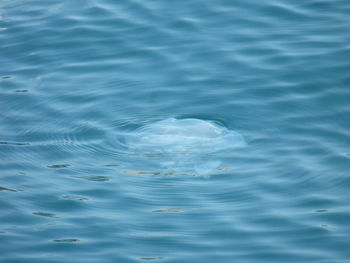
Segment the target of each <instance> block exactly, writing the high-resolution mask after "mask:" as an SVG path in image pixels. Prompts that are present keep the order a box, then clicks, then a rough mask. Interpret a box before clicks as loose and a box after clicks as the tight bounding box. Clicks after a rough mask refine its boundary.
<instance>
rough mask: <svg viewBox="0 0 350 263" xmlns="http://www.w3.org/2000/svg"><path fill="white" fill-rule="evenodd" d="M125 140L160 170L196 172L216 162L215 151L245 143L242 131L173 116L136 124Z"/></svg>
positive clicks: (210, 166) (211, 167)
mask: <svg viewBox="0 0 350 263" xmlns="http://www.w3.org/2000/svg"><path fill="white" fill-rule="evenodd" d="M126 143H127V146H128V148H129V149H130V150H131V151H133V152H135V153H137V154H141V156H143V157H144V158H150V159H152V160H153V162H154V163H156V164H158V166H159V167H160V169H162V170H163V172H164V171H166V172H169V171H170V172H175V173H179V174H181V173H182V174H183V173H196V174H200V175H205V174H208V173H210V172H211V171H212V170H214V169H216V168H218V167H219V166H220V164H221V161H220V160H217V159H215V153H217V152H221V151H224V150H228V149H233V148H238V147H242V146H245V145H246V143H245V141H244V139H243V137H242V135H240V134H239V133H237V132H235V131H232V130H229V129H227V128H225V127H223V126H220V125H218V124H216V123H214V122H210V121H204V120H198V119H175V118H170V119H166V120H162V121H158V122H155V123H152V124H149V125H145V126H143V127H141V128H139V129H138V130H136V131H135V132H134V133H131V134H129V135H128V137H127V139H126Z"/></svg>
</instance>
